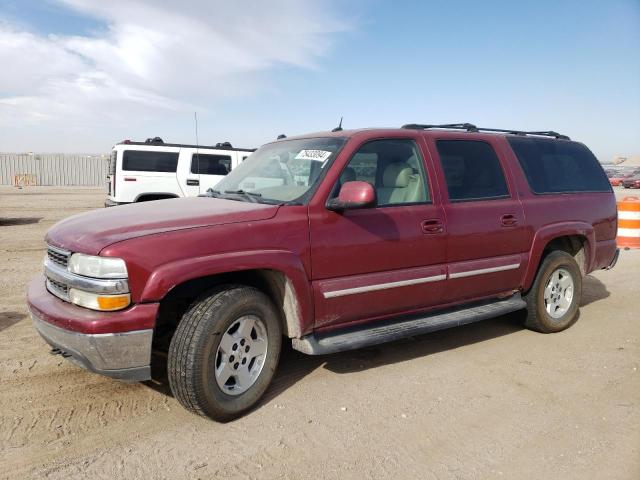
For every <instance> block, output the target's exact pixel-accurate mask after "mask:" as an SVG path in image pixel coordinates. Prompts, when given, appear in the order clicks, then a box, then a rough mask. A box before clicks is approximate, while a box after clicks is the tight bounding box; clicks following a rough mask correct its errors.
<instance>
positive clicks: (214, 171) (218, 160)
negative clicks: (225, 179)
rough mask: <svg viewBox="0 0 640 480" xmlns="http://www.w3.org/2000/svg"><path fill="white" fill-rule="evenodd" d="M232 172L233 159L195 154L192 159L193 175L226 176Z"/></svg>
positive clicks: (223, 156) (226, 156) (224, 156)
mask: <svg viewBox="0 0 640 480" xmlns="http://www.w3.org/2000/svg"><path fill="white" fill-rule="evenodd" d="M230 171H231V157H230V156H228V155H210V154H205V153H194V154H193V157H191V173H201V174H203V175H226V174H227V173H229V172H230Z"/></svg>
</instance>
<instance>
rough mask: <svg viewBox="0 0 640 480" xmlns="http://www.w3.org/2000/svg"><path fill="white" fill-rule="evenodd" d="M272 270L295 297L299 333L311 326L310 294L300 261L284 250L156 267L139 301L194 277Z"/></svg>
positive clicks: (155, 298)
mask: <svg viewBox="0 0 640 480" xmlns="http://www.w3.org/2000/svg"><path fill="white" fill-rule="evenodd" d="M257 269H263V270H275V271H279V272H281V273H283V274H284V275H285V277H286V278H287V279H288V281H289V282H290V283H291V286H292V289H293V292H294V294H295V302H294V304H295V308H296V310H297V312H296V313H297V315H296V316H297V318H298V319H299V326H298V328H299V330H298V331H299V332H302V333H304V332H306V331H308V330H309V329H310V328H311V327H312V326H313V309H312V305H313V304H312V294H311V287H310V283H309V279H308V277H307V273H306V271H305V269H304V266H303V264H302V262H301V261H300V258H299V257H298V256H296V255H295V254H293V253H292V252H289V251H286V250H251V251H244V252H229V253H220V254H215V255H206V256H202V257H195V258H187V259H183V260H178V261H174V262H170V263H166V264H164V265H161V266H159V267H158V268H156V269H155V270H154V271H153V272H151V274H150V275H149V277H148V279H147V282H146V284H145V287H144V289H143V291H142V295H141V297H140V301H141V302H157V301H159V300H161V299H162V298H164V297H165V296H166V295H167V293H169V291H170V290H171V289H173V288H174V287H176V286H177V285H180V284H182V283H184V282H186V281H189V280H194V279H197V278H202V277H207V276H212V275H217V274H223V273H232V272H240V271H246V270H257Z"/></svg>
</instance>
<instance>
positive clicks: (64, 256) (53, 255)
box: [47, 247, 71, 268]
mask: <svg viewBox="0 0 640 480" xmlns="http://www.w3.org/2000/svg"><path fill="white" fill-rule="evenodd" d="M70 256H71V253H70V252H66V251H64V250H60V249H58V248H53V247H48V248H47V257H48V258H49V260H51V261H52V262H53V263H56V264H58V265H60V266H61V267H64V268H67V264H68V263H69V257H70Z"/></svg>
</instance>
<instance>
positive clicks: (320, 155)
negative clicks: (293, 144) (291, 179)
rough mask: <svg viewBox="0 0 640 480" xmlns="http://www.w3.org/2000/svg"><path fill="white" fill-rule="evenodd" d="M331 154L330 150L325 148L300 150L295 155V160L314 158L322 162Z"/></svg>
mask: <svg viewBox="0 0 640 480" xmlns="http://www.w3.org/2000/svg"><path fill="white" fill-rule="evenodd" d="M330 156H331V152H327V151H326V150H300V153H298V155H296V160H314V161H316V162H324V161H325V160H326V159H327V158H329V157H330Z"/></svg>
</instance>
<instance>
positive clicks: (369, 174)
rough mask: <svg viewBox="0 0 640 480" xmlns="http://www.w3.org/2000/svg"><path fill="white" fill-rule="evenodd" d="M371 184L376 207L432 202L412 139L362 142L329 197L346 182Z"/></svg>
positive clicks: (336, 194)
mask: <svg viewBox="0 0 640 480" xmlns="http://www.w3.org/2000/svg"><path fill="white" fill-rule="evenodd" d="M356 180H357V181H361V182H367V183H370V184H371V185H372V186H373V188H374V189H375V190H376V196H377V198H378V206H379V207H384V206H391V205H410V204H414V203H427V202H429V201H430V200H431V198H430V195H429V183H428V182H427V178H426V175H425V170H424V162H423V161H422V156H421V155H420V152H419V149H418V146H417V145H416V144H415V142H413V140H403V139H387V140H374V141H371V142H368V143H365V144H364V145H363V146H362V147H360V149H359V150H358V151H357V152H356V153H355V154H354V156H353V157H352V158H351V160H350V161H349V163H348V164H347V166H346V167H345V168H344V169H343V170H342V173H341V174H340V178H339V180H338V183H337V184H336V187H335V188H334V194H333V195H332V197H337V196H338V192H339V191H340V188H341V187H342V185H344V184H345V183H346V182H352V181H356Z"/></svg>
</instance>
